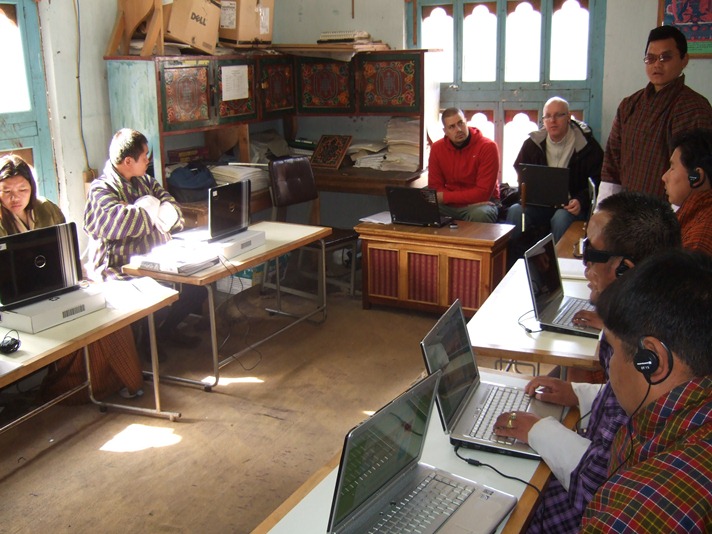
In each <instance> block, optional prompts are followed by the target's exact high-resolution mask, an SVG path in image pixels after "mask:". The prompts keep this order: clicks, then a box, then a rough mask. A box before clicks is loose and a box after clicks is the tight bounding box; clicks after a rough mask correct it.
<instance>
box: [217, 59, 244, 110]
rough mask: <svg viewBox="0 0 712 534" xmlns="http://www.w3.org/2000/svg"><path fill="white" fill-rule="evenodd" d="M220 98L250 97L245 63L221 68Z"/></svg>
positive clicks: (239, 98) (237, 98) (224, 99)
mask: <svg viewBox="0 0 712 534" xmlns="http://www.w3.org/2000/svg"><path fill="white" fill-rule="evenodd" d="M221 74H222V100H223V101H227V100H242V99H245V98H249V97H250V83H249V80H248V79H247V65H231V66H229V67H222V68H221Z"/></svg>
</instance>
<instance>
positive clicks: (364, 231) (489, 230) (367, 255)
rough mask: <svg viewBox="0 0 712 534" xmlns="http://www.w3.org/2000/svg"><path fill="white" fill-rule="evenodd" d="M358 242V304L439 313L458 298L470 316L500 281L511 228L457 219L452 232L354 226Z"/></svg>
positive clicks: (397, 226)
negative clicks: (360, 289)
mask: <svg viewBox="0 0 712 534" xmlns="http://www.w3.org/2000/svg"><path fill="white" fill-rule="evenodd" d="M355 229H356V231H357V232H358V233H359V237H360V238H361V241H362V249H361V250H362V254H363V264H362V265H363V306H364V308H369V307H370V306H371V305H372V304H385V305H390V306H398V307H402V308H415V309H421V310H427V311H435V312H443V311H445V310H446V309H447V308H448V307H449V306H450V305H451V304H452V302H453V301H454V300H455V299H456V298H459V299H460V302H461V303H462V307H463V310H464V311H465V313H466V314H467V315H472V314H473V313H474V312H475V311H476V310H477V309H478V308H479V307H480V306H481V305H482V303H483V302H484V301H485V299H486V298H487V297H488V296H489V294H490V293H491V292H492V291H493V290H494V288H495V287H496V286H497V284H498V283H499V282H500V280H502V278H504V275H505V272H506V264H507V241H508V240H509V233H510V232H511V231H512V226H511V225H506V224H487V223H472V222H465V221H458V228H457V229H451V228H449V227H445V228H420V227H413V226H405V225H395V224H385V225H381V224H372V223H362V224H359V225H358V226H356V228H355Z"/></svg>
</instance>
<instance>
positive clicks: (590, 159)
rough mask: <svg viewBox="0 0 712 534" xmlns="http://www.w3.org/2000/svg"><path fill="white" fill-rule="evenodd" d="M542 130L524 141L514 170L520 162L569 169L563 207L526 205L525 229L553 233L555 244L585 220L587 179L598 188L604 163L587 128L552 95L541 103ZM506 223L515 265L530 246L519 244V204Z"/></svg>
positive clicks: (512, 210) (586, 214)
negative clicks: (572, 225)
mask: <svg viewBox="0 0 712 534" xmlns="http://www.w3.org/2000/svg"><path fill="white" fill-rule="evenodd" d="M542 119H543V123H544V127H543V128H542V129H540V130H536V131H534V132H532V133H531V134H529V138H528V139H527V140H526V141H524V144H523V145H522V148H521V150H520V151H519V155H518V156H517V159H516V160H515V162H514V168H515V170H517V172H519V164H520V163H531V164H534V165H546V166H549V167H562V168H567V169H569V196H570V198H571V200H569V203H568V204H567V205H566V206H564V207H563V208H553V207H551V208H547V207H543V206H526V208H525V215H526V221H525V222H526V224H525V226H526V227H530V228H531V227H532V226H534V227H537V228H540V229H542V230H543V231H544V233H548V232H549V231H551V232H552V233H553V234H554V240H555V241H558V240H559V239H560V238H561V236H563V235H564V232H566V229H567V228H568V227H569V226H570V225H571V223H572V222H574V221H585V220H586V219H587V218H588V214H589V211H590V208H591V196H590V193H589V187H588V179H589V178H591V179H593V181H594V183H595V184H596V185H598V182H599V181H600V177H601V164H602V163H603V149H602V148H601V145H599V144H598V141H596V139H595V138H594V137H593V133H592V132H591V129H590V128H589V127H588V125H587V124H586V123H584V122H581V121H578V120H576V119H574V118H572V117H571V113H570V112H569V103H568V102H567V101H566V100H564V99H563V98H561V97H558V96H555V97H553V98H550V99H549V100H547V102H546V104H544V115H543V117H542ZM507 222H508V223H509V224H513V225H514V230H513V232H512V233H511V234H510V241H509V242H510V254H509V255H508V259H510V258H509V256H511V261H510V263H514V261H516V259H517V258H520V257H521V256H522V255H523V253H524V250H526V249H527V248H528V246H527V245H530V244H529V243H520V241H521V236H522V205H521V204H514V205H512V206H510V208H509V210H508V211H507Z"/></svg>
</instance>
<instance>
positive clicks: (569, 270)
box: [559, 258, 586, 280]
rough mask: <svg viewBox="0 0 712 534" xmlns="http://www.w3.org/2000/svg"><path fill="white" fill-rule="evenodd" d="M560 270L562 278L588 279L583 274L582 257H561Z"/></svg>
mask: <svg viewBox="0 0 712 534" xmlns="http://www.w3.org/2000/svg"><path fill="white" fill-rule="evenodd" d="M559 271H561V278H569V279H573V280H585V279H586V277H585V276H584V274H583V271H584V265H583V262H582V261H581V260H580V259H578V260H577V259H571V258H559Z"/></svg>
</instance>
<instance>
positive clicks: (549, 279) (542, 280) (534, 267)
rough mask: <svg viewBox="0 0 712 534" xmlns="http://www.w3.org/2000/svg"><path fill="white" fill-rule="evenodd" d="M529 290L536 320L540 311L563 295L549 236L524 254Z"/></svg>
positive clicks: (557, 266)
mask: <svg viewBox="0 0 712 534" xmlns="http://www.w3.org/2000/svg"><path fill="white" fill-rule="evenodd" d="M524 263H525V265H526V268H527V279H528V281H529V290H530V292H531V295H532V302H533V303H534V312H535V313H536V316H537V319H538V318H539V317H540V316H541V312H542V310H544V308H546V306H547V305H548V304H549V303H550V302H551V301H553V300H555V299H557V298H560V297H561V296H562V295H563V291H564V290H563V287H562V285H561V274H560V273H559V262H558V261H557V260H556V249H555V248H554V236H553V235H552V234H549V235H548V236H546V237H545V238H544V239H542V240H541V241H539V242H538V243H537V244H536V245H534V246H533V247H531V248H530V249H529V250H527V251H526V252H525V253H524Z"/></svg>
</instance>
